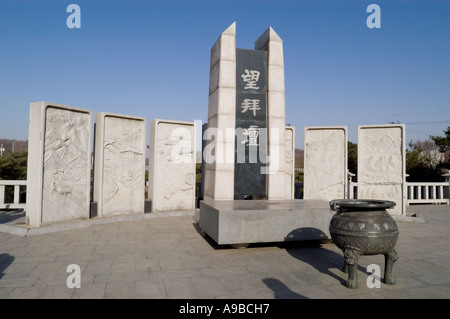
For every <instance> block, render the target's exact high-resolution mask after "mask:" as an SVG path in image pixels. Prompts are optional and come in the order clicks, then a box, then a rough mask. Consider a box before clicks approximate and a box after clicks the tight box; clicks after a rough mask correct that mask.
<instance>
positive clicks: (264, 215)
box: [199, 23, 332, 247]
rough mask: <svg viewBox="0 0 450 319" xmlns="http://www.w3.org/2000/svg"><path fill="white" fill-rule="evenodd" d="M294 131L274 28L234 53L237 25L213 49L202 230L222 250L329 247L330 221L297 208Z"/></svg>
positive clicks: (323, 207)
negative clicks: (314, 243) (311, 243)
mask: <svg viewBox="0 0 450 319" xmlns="http://www.w3.org/2000/svg"><path fill="white" fill-rule="evenodd" d="M294 133H295V131H294V130H293V128H292V129H289V128H286V121H285V97H284V60H283V42H282V40H281V38H280V37H279V36H278V35H277V34H276V33H275V31H274V30H273V29H272V28H271V27H269V28H268V29H267V30H266V31H265V32H264V33H263V34H262V35H261V36H260V37H259V39H257V40H256V41H255V50H247V49H239V48H236V24H235V23H233V24H232V25H231V26H230V27H229V28H228V29H226V30H225V32H223V33H222V35H221V36H220V37H219V39H218V40H217V41H216V43H215V44H214V46H213V47H212V49H211V65H210V82H209V104H208V123H207V129H206V130H205V133H204V137H203V138H204V140H205V141H206V142H207V144H206V146H205V147H204V149H203V158H204V161H205V163H206V169H205V188H204V199H203V200H202V201H200V214H199V226H200V228H201V229H202V230H203V231H204V232H205V233H206V234H208V235H209V236H210V237H211V238H212V239H213V240H215V241H216V242H217V243H218V244H231V245H235V246H238V247H240V246H246V245H247V244H249V243H257V242H274V241H289V240H306V239H325V238H328V236H329V230H328V225H329V221H330V219H331V216H332V213H331V211H330V209H329V204H328V202H326V201H321V200H310V201H307V202H306V201H302V200H293V199H292V198H293V178H294V177H295V176H294V173H293V158H294V156H295V147H294V145H295V144H294V143H295V138H294Z"/></svg>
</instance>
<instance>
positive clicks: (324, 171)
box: [304, 129, 347, 201]
mask: <svg viewBox="0 0 450 319" xmlns="http://www.w3.org/2000/svg"><path fill="white" fill-rule="evenodd" d="M305 141H306V145H305V163H304V165H305V197H304V198H305V199H321V200H327V201H329V200H332V199H336V198H344V186H345V184H344V183H345V180H346V176H345V168H346V167H347V163H346V162H345V159H346V155H345V149H346V146H345V144H346V142H347V141H346V138H345V132H344V130H343V129H308V130H307V131H306V135H305Z"/></svg>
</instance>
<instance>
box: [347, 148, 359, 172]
mask: <svg viewBox="0 0 450 319" xmlns="http://www.w3.org/2000/svg"><path fill="white" fill-rule="evenodd" d="M347 154H348V158H347V168H348V170H349V172H350V173H353V174H355V175H356V176H355V177H353V181H356V177H357V173H358V144H356V143H352V142H347Z"/></svg>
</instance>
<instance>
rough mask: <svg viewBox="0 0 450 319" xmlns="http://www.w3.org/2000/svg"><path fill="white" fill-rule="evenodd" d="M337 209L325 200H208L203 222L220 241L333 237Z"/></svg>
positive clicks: (242, 242) (243, 242)
mask: <svg viewBox="0 0 450 319" xmlns="http://www.w3.org/2000/svg"><path fill="white" fill-rule="evenodd" d="M332 216H333V212H332V211H331V210H330V205H329V203H328V201H324V200H316V199H310V200H300V199H297V200H208V201H201V202H200V214H199V221H198V222H199V226H200V228H201V229H202V230H203V231H204V232H205V233H206V234H208V235H209V236H210V237H211V238H212V239H213V240H214V241H215V242H216V243H217V244H219V245H233V246H236V247H239V246H245V245H247V244H251V243H268V242H284V241H301V240H323V239H330V238H331V237H330V233H329V226H330V220H331V218H332Z"/></svg>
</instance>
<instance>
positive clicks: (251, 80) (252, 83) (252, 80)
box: [241, 69, 260, 90]
mask: <svg viewBox="0 0 450 319" xmlns="http://www.w3.org/2000/svg"><path fill="white" fill-rule="evenodd" d="M244 72H245V73H243V74H241V77H242V79H243V80H244V82H245V87H244V89H245V90H248V89H259V86H256V85H257V82H258V81H259V74H260V72H259V71H257V70H248V69H245V71H244Z"/></svg>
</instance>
